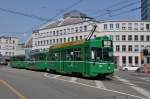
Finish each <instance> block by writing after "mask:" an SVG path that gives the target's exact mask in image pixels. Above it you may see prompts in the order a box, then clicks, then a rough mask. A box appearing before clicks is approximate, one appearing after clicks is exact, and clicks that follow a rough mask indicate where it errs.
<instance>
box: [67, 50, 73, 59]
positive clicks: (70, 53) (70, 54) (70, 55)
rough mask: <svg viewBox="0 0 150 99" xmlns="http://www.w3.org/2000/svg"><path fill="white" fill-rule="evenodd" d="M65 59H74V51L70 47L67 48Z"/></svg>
mask: <svg viewBox="0 0 150 99" xmlns="http://www.w3.org/2000/svg"><path fill="white" fill-rule="evenodd" d="M66 60H69V61H73V60H74V52H73V50H72V49H71V50H70V49H68V50H67V55H66Z"/></svg>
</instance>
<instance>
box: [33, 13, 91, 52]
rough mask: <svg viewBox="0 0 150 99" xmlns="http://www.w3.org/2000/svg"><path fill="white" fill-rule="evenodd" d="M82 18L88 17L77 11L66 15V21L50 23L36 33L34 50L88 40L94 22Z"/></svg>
mask: <svg viewBox="0 0 150 99" xmlns="http://www.w3.org/2000/svg"><path fill="white" fill-rule="evenodd" d="M82 16H83V17H86V15H85V14H82V13H80V12H77V11H73V12H71V13H66V14H65V15H64V19H61V20H56V21H53V22H50V23H48V24H47V25H46V26H44V27H42V28H41V29H39V30H36V31H34V32H33V34H32V38H33V46H32V50H35V49H40V50H42V49H47V48H49V47H50V46H52V45H53V44H58V43H64V42H70V41H75V40H80V39H84V38H86V37H87V35H88V34H89V33H90V30H91V29H92V26H91V25H89V23H92V22H89V21H88V22H85V21H86V20H87V19H85V18H84V19H83V18H81V17H82ZM83 21H84V22H83Z"/></svg>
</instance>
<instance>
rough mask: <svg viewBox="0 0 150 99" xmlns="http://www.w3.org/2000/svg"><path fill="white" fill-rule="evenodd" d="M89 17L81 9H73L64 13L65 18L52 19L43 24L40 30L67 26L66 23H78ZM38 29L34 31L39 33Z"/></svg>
mask: <svg viewBox="0 0 150 99" xmlns="http://www.w3.org/2000/svg"><path fill="white" fill-rule="evenodd" d="M86 19H87V15H86V14H84V13H81V12H80V11H77V10H72V11H70V12H67V13H65V14H64V15H63V19H61V20H56V21H51V22H48V23H47V24H45V25H43V26H41V27H40V28H39V30H43V29H51V28H56V27H60V26H66V25H73V24H78V23H81V22H83V21H85V20H86ZM37 32H38V31H34V32H33V33H37Z"/></svg>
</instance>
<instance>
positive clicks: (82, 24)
mask: <svg viewBox="0 0 150 99" xmlns="http://www.w3.org/2000/svg"><path fill="white" fill-rule="evenodd" d="M86 20H87V19H83V18H76V17H73V18H72V17H67V18H65V19H63V20H61V21H55V22H51V23H49V24H48V25H46V26H45V27H42V28H41V29H39V30H36V31H34V32H33V34H32V38H33V47H32V50H36V49H39V50H43V49H48V48H49V47H50V46H52V45H54V44H61V43H64V42H71V41H76V40H81V39H85V38H86V37H87V36H88V35H89V33H90V31H91V30H92V28H93V23H94V24H97V29H96V31H95V32H94V34H93V36H92V38H94V37H98V36H104V35H108V36H112V37H113V48H114V56H115V62H116V64H117V66H118V67H122V66H135V65H138V66H141V65H142V64H143V58H142V55H141V52H142V50H143V49H144V48H145V47H147V46H149V45H150V21H149V22H148V21H99V22H96V23H95V22H93V21H86ZM149 61H150V60H149V59H147V62H149Z"/></svg>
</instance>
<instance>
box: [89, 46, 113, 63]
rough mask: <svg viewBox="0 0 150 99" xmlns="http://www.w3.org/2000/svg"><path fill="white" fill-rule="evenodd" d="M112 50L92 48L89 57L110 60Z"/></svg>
mask: <svg viewBox="0 0 150 99" xmlns="http://www.w3.org/2000/svg"><path fill="white" fill-rule="evenodd" d="M112 57H113V52H112V51H111V50H109V49H108V48H92V49H91V59H92V60H96V61H102V60H103V61H109V60H110V61H111V60H112V59H113V58H112Z"/></svg>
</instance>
